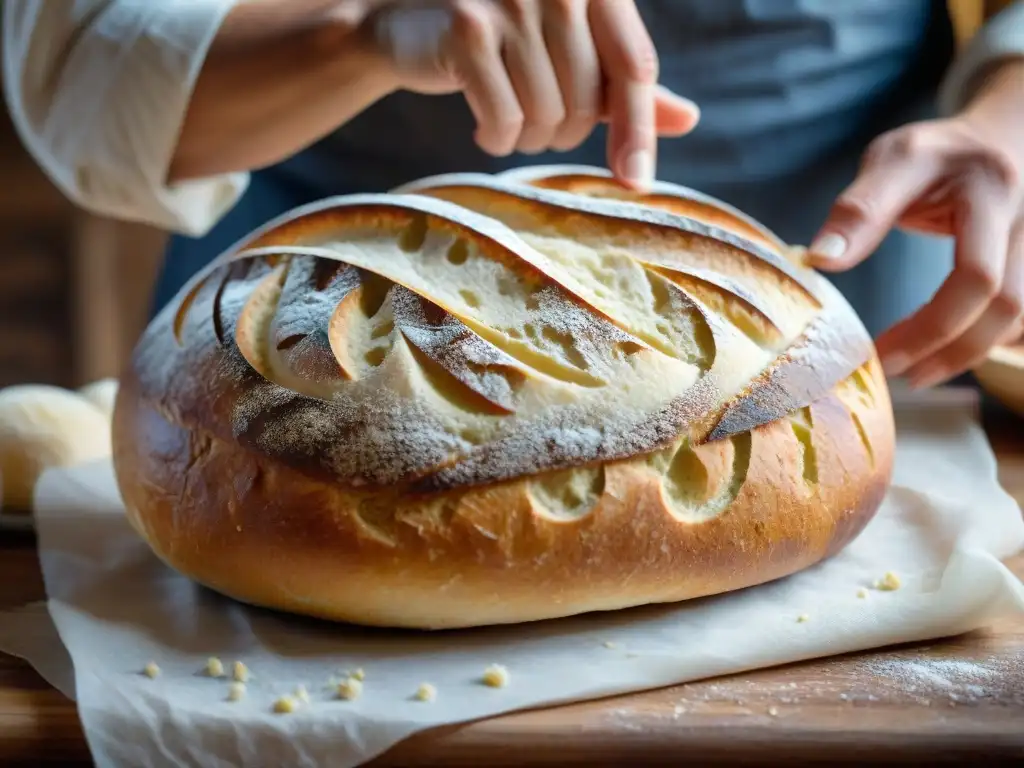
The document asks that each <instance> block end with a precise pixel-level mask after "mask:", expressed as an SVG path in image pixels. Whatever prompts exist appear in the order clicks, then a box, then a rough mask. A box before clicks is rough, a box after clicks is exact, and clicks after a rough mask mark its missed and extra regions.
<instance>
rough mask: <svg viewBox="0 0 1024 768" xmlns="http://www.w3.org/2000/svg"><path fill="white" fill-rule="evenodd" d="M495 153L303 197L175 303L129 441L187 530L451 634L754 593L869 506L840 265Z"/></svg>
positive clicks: (199, 551)
mask: <svg viewBox="0 0 1024 768" xmlns="http://www.w3.org/2000/svg"><path fill="white" fill-rule="evenodd" d="M473 178H476V179H477V181H476V182H475V186H474V183H471V182H472V181H473V180H472V179H471V178H467V177H465V176H459V177H451V178H449V179H448V182H439V181H438V180H434V181H431V180H427V181H425V182H424V183H423V185H422V186H421V189H420V190H419V192H417V194H415V195H367V196H351V197H347V198H337V199H334V200H329V201H325V202H323V203H320V204H317V205H315V206H312V207H307V208H306V209H299V210H298V211H295V212H292V213H291V214H289V215H288V216H286V217H283V218H282V219H279V220H277V221H274V222H271V223H270V224H268V225H267V226H266V227H264V228H262V229H261V230H260V231H258V232H256V233H254V234H253V235H251V236H250V237H248V238H246V240H245V241H243V242H242V243H239V244H238V245H237V246H236V247H234V248H232V249H231V250H230V251H229V252H227V253H226V254H225V255H224V257H222V258H221V259H219V260H218V261H217V262H216V263H214V264H212V265H211V266H210V268H209V269H207V270H205V271H204V272H203V273H202V274H200V275H198V276H197V277H196V279H195V280H194V281H193V282H192V283H191V284H190V285H189V286H187V287H186V288H185V289H183V290H182V292H181V295H180V299H179V301H178V302H177V303H172V305H170V306H168V307H167V308H166V309H165V310H164V312H162V313H161V314H160V315H159V316H158V317H157V318H156V319H155V320H154V322H153V323H152V324H151V325H150V327H149V328H148V329H147V330H146V333H145V335H144V337H143V339H142V340H141V342H140V343H139V345H138V347H137V349H136V353H135V355H134V358H133V362H132V365H131V368H130V370H129V371H127V372H126V374H125V375H124V377H123V379H122V383H121V390H120V393H119V397H118V405H117V409H116V414H115V425H114V437H115V449H114V459H115V468H116V470H117V475H118V481H119V483H120V486H121V490H122V494H123V496H124V499H125V504H126V508H127V510H128V515H129V518H130V519H131V521H132V523H133V525H135V526H136V528H137V529H138V530H139V531H140V533H141V534H142V535H143V536H144V537H145V539H146V540H147V541H148V542H149V543H150V545H151V546H152V547H153V549H154V551H156V552H157V554H158V555H160V556H161V557H162V558H163V559H165V560H166V561H167V562H168V563H170V564H171V565H172V566H174V567H175V568H177V569H179V570H180V571H181V572H183V573H185V574H187V575H188V576H191V577H192V578H194V579H196V580H197V581H200V582H202V583H204V584H207V585H208V586H210V587H212V588H214V589H217V590H220V591H222V592H224V593H226V594H229V595H232V596H235V597H237V598H239V599H241V600H244V601H247V602H251V603H255V604H260V605H265V606H270V607H275V608H281V609H285V610H291V611H297V612H301V613H309V614H313V615H317V616H322V617H326V618H333V619H340V620H347V621H353V622H359V623H367V624H379V625H393V626H406V627H432V628H433V627H454V626H466V625H479V624H491V623H507V622H518V621H528V620H535V619H543V618H550V617H555V616H564V615H569V614H574V613H580V612H584V611H593V610H607V609H615V608H621V607H626V606H631V605H638V604H644V603H651V602H665V601H676V600H683V599H689V598H693V597H698V596H703V595H709V594H716V593H719V592H723V591H728V590H732V589H738V588H742V587H746V586H750V585H753V584H757V583H761V582H764V581H767V580H771V579H775V578H778V577H781V576H784V575H787V574H790V573H793V572H795V571H797V570H800V569H802V568H805V567H807V566H809V565H811V564H813V563H815V562H818V561H819V560H821V559H822V558H823V557H827V556H828V555H830V554H832V553H834V552H836V551H838V550H839V549H840V548H842V547H843V546H844V545H845V544H846V543H847V542H848V541H849V540H850V539H851V538H852V537H853V536H855V535H856V534H857V533H858V532H859V531H860V530H861V529H862V528H863V526H864V525H865V524H866V523H867V522H868V521H869V520H870V518H871V516H872V515H873V514H874V512H875V510H876V509H877V508H878V505H879V504H880V503H881V498H882V495H883V494H884V491H885V488H886V486H887V484H888V481H889V477H890V473H891V465H892V451H893V441H894V438H893V424H892V413H891V406H890V403H889V399H888V392H887V389H886V385H885V380H884V377H883V375H882V373H881V369H880V366H879V365H878V363H877V360H876V359H875V358H874V353H873V349H872V346H871V343H870V338H869V337H868V336H867V334H866V332H865V331H864V330H863V326H862V325H860V323H859V321H858V320H857V319H856V317H855V316H854V315H853V313H852V310H850V308H849V305H847V304H846V302H845V301H844V300H843V299H842V297H841V296H839V295H838V293H837V292H835V290H834V289H833V288H832V287H831V286H830V285H828V284H827V283H826V282H825V281H824V280H823V279H822V278H820V277H819V276H818V275H816V274H815V273H813V272H811V271H809V270H806V269H803V268H801V267H799V266H798V265H794V264H792V263H789V262H788V261H787V260H786V259H785V258H784V257H783V256H782V255H781V253H782V249H776V250H772V249H771V248H769V247H762V246H759V245H756V244H754V243H752V242H750V241H747V240H744V239H743V238H741V237H739V236H738V235H737V234H736V233H735V229H736V228H735V227H734V228H733V231H730V232H727V231H724V230H722V229H718V228H715V227H713V226H709V225H708V224H707V223H706V221H705V222H702V221H696V220H693V219H690V218H686V217H684V216H680V215H678V214H673V213H670V212H666V211H664V210H654V209H653V208H645V207H643V206H638V205H623V204H622V203H617V202H614V201H610V200H607V199H584V198H583V197H581V196H577V195H568V194H566V193H564V192H562V193H559V192H550V191H545V190H543V189H539V188H537V187H536V186H528V185H525V184H520V185H517V184H515V183H513V182H510V181H507V180H506V181H500V180H494V179H493V177H473ZM441 198H448V199H441Z"/></svg>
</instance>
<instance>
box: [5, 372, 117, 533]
mask: <svg viewBox="0 0 1024 768" xmlns="http://www.w3.org/2000/svg"><path fill="white" fill-rule="evenodd" d="M110 455H111V434H110V419H109V417H108V416H107V415H106V414H104V413H103V412H102V411H101V410H100V409H99V408H97V407H96V406H95V405H93V404H92V403H91V402H89V400H87V399H86V398H84V397H82V396H81V395H79V394H77V393H75V392H70V391H68V390H66V389H62V388H61V387H54V386H49V385H46V384H22V385H18V386H13V387H6V388H4V389H2V390H0V510H3V511H5V512H15V513H17V512H22V513H27V512H31V510H32V502H33V496H34V493H35V487H36V482H37V481H38V480H39V478H40V477H41V476H42V474H43V473H44V472H45V471H46V470H48V469H53V468H57V467H69V466H73V465H75V464H81V463H85V462H88V461H96V460H99V459H106V458H109V457H110Z"/></svg>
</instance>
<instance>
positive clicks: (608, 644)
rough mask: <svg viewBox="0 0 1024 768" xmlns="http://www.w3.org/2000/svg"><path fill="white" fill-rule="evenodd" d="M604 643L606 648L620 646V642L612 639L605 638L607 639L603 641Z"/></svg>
mask: <svg viewBox="0 0 1024 768" xmlns="http://www.w3.org/2000/svg"><path fill="white" fill-rule="evenodd" d="M602 645H603V646H604V647H605V648H618V647H619V644H618V643H613V642H612V641H611V640H605V641H604V642H603V643H602Z"/></svg>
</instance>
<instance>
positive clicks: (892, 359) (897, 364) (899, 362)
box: [882, 352, 910, 377]
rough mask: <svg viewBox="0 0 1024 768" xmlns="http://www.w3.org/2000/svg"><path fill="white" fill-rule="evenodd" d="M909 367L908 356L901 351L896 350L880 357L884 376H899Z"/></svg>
mask: <svg viewBox="0 0 1024 768" xmlns="http://www.w3.org/2000/svg"><path fill="white" fill-rule="evenodd" d="M909 367H910V356H909V355H907V354H905V353H903V352H896V353H894V354H892V355H887V356H886V357H885V358H883V359H882V370H883V371H885V375H886V376H890V377H892V376H899V375H900V374H901V373H903V372H904V371H906V370H907V368H909Z"/></svg>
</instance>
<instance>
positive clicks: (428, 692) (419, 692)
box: [416, 683, 437, 701]
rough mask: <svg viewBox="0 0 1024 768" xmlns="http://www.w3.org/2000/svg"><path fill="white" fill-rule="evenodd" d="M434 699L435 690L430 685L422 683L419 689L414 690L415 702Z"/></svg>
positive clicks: (435, 695)
mask: <svg viewBox="0 0 1024 768" xmlns="http://www.w3.org/2000/svg"><path fill="white" fill-rule="evenodd" d="M436 698H437V688H435V687H434V686H432V685H431V684H430V683H422V684H421V685H420V687H419V688H417V689H416V700H417V701H433V700H434V699H436Z"/></svg>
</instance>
